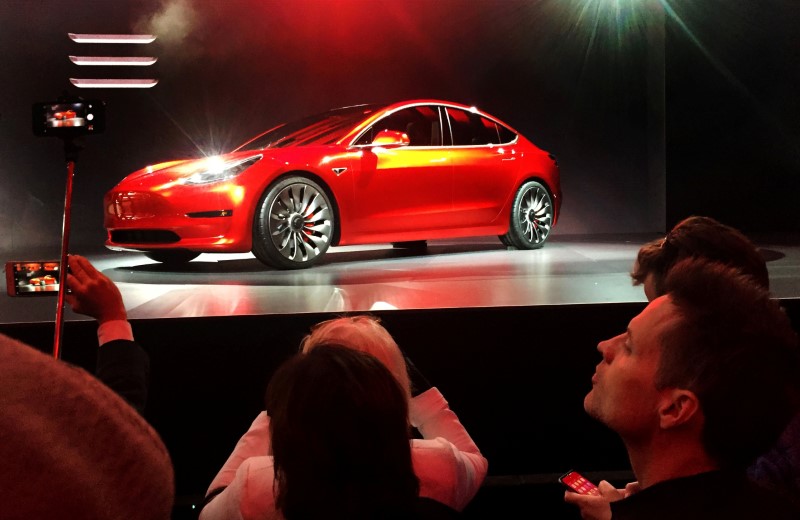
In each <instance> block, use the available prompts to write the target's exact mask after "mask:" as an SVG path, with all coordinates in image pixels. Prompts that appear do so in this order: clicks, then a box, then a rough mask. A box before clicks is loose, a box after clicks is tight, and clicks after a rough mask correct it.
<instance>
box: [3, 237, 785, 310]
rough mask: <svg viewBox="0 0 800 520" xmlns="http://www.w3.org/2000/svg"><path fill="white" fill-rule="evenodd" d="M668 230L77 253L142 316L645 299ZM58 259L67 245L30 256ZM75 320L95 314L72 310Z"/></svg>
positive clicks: (774, 243) (37, 303)
mask: <svg viewBox="0 0 800 520" xmlns="http://www.w3.org/2000/svg"><path fill="white" fill-rule="evenodd" d="M653 238H657V235H652V234H650V235H618V236H563V237H562V236H558V235H554V236H553V237H551V241H550V242H549V243H548V244H547V246H545V247H544V248H542V249H538V250H534V251H516V250H512V251H509V250H507V249H506V248H505V247H504V246H503V245H502V244H501V243H500V242H499V240H497V239H496V238H493V237H488V238H487V237H482V238H475V239H461V240H451V241H435V242H430V243H429V245H428V248H427V250H426V251H424V252H416V251H408V250H402V249H393V248H392V247H391V246H389V245H380V246H350V247H336V248H331V250H330V252H329V253H328V255H327V256H326V257H325V258H324V261H323V262H322V263H321V264H320V265H318V266H316V267H314V268H311V269H305V270H295V271H279V270H274V269H271V268H268V267H266V266H264V265H262V264H261V263H260V262H259V261H258V260H256V259H255V258H254V257H253V256H252V255H251V254H237V255H230V254H204V255H201V256H200V257H198V258H197V259H195V260H194V261H192V262H190V263H188V264H186V265H185V266H182V267H180V268H170V267H167V266H165V265H163V264H158V263H156V262H153V261H151V260H149V259H148V258H146V257H145V256H144V255H142V254H139V253H119V252H111V251H106V250H94V251H88V252H83V251H81V250H78V251H76V252H77V253H81V254H84V255H85V256H87V257H88V258H89V259H90V260H91V261H92V262H93V263H94V264H95V266H96V267H97V268H98V269H100V270H101V271H103V272H104V273H105V274H106V275H108V276H109V277H110V278H111V279H112V280H114V281H115V282H116V283H117V285H118V286H119V288H120V290H121V291H122V294H123V298H124V300H125V303H126V307H127V309H128V313H129V316H130V318H131V319H134V320H140V319H141V320H147V319H155V318H204V317H215V316H253V315H274V314H298V313H341V312H352V311H385V310H409V309H415V310H419V309H449V308H486V307H520V306H536V305H577V304H599V303H628V302H644V301H645V298H644V293H643V292H642V289H641V287H634V286H633V285H632V284H631V281H630V276H629V274H628V273H629V272H630V270H631V267H632V264H633V261H634V259H635V258H636V252H637V250H638V248H639V247H640V246H641V244H642V243H644V242H645V241H647V240H650V239H653ZM758 245H759V247H760V248H761V250H762V253H763V254H764V256H765V257H766V258H767V260H768V265H769V271H770V279H771V284H772V291H773V294H774V295H775V296H776V297H777V298H794V297H800V241H794V240H792V239H791V238H789V237H784V236H775V237H770V238H764V239H763V240H761V241H759V242H758ZM19 256H21V255H20V254H17V255H15V257H14V258H13V259H40V257H42V256H44V257H47V258H57V257H58V256H59V253H58V251H57V250H54V251H51V252H44V253H43V252H38V253H34V252H31V253H27V254H26V255H25V256H24V258H18V257H19ZM11 259H12V258H7V260H11ZM0 301H2V303H0V323H33V322H47V321H53V319H54V316H55V303H54V299H51V298H39V297H35V298H8V297H7V298H3V299H2V300H0ZM66 319H67V320H68V321H69V320H81V319H85V318H83V317H81V316H79V315H75V314H72V313H71V312H70V311H69V310H68V311H67V312H66Z"/></svg>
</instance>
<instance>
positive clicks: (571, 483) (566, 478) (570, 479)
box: [558, 470, 600, 495]
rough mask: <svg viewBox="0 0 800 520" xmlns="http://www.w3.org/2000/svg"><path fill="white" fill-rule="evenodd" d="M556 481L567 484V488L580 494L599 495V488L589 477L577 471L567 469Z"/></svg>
mask: <svg viewBox="0 0 800 520" xmlns="http://www.w3.org/2000/svg"><path fill="white" fill-rule="evenodd" d="M558 481H559V482H561V483H562V484H564V485H565V486H567V487H568V488H569V489H571V490H572V491H574V492H576V493H580V494H581V495H599V494H600V490H599V489H597V486H596V485H594V483H592V482H591V481H590V480H589V479H587V478H586V477H584V476H583V475H581V474H580V473H578V472H577V471H573V470H570V471H567V472H566V473H564V474H563V475H561V476H560V477H558Z"/></svg>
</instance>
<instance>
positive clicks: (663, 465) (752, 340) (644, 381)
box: [565, 258, 800, 520]
mask: <svg viewBox="0 0 800 520" xmlns="http://www.w3.org/2000/svg"><path fill="white" fill-rule="evenodd" d="M663 287H664V291H665V294H664V295H663V296H659V297H657V298H655V299H654V300H653V301H652V302H651V303H650V304H649V305H648V306H647V308H645V310H644V311H643V312H642V313H641V314H639V315H638V316H636V317H635V318H634V319H633V320H631V322H630V324H629V326H628V330H627V332H626V333H624V334H621V335H619V336H616V337H614V338H611V339H609V340H607V341H603V342H601V343H600V344H599V345H598V350H599V351H600V353H601V355H602V360H601V362H600V363H599V364H598V365H597V368H596V372H595V375H594V377H593V378H592V390H591V391H590V392H589V393H588V394H587V396H586V398H585V400H584V408H585V409H586V411H587V412H588V413H589V415H591V416H592V417H594V418H596V419H598V420H599V421H601V422H602V423H604V424H605V425H607V426H608V427H610V428H611V429H612V430H614V431H616V432H617V433H618V434H619V435H620V437H621V438H622V440H623V442H624V443H625V447H626V448H627V451H628V455H629V457H630V461H631V466H632V468H633V472H634V474H635V475H636V477H637V479H638V483H637V486H636V489H635V490H634V491H635V492H632V493H625V492H621V491H619V490H616V489H614V488H613V486H611V485H610V484H608V483H606V482H603V483H601V485H600V486H599V488H600V492H601V495H600V496H589V495H578V494H577V493H572V492H567V493H566V495H565V500H566V501H567V502H570V503H574V504H576V505H578V506H579V507H580V508H581V513H582V515H583V517H584V518H614V519H640V518H641V519H645V518H646V519H648V520H658V519H662V518H663V519H667V518H669V519H675V518H680V519H682V520H692V519H708V518H726V519H731V518H733V519H750V518H752V519H761V518H770V519H789V518H793V519H797V518H800V511H798V510H797V509H796V508H795V507H793V506H792V504H791V503H790V502H788V501H787V500H784V499H782V497H780V496H779V495H777V494H774V493H772V492H770V491H768V490H766V489H765V488H762V487H760V486H758V485H756V484H755V483H753V482H752V481H750V480H749V479H748V478H747V476H746V468H747V466H748V464H750V463H752V461H753V460H754V459H755V458H756V457H757V456H758V454H759V453H763V452H764V451H765V450H766V449H767V448H769V447H770V445H772V444H773V443H774V442H775V440H776V439H777V438H778V436H779V434H780V433H781V431H782V430H783V428H784V427H785V426H786V424H787V423H788V422H789V420H790V419H791V417H792V416H793V415H794V414H795V413H797V411H798V402H797V401H796V399H795V397H796V394H793V390H794V389H796V385H797V382H798V378H800V354H799V353H798V344H797V336H796V334H795V333H794V331H793V330H792V328H791V325H790V323H789V320H788V318H787V316H786V315H785V314H784V312H783V311H782V309H781V308H780V306H779V305H778V303H777V302H775V301H774V300H771V299H770V296H769V292H768V291H766V290H765V289H764V288H763V287H761V286H760V285H759V284H758V283H756V282H755V281H754V280H753V277H751V276H747V275H743V274H741V273H740V272H739V271H737V270H736V269H733V268H731V267H728V266H725V265H722V264H719V263H715V262H709V261H706V260H701V259H691V258H690V259H686V260H683V261H681V262H679V263H678V264H676V265H675V266H673V267H672V268H671V269H670V271H669V273H668V274H667V277H666V279H665V281H664V286H663ZM609 502H610V510H609V508H608V503H609Z"/></svg>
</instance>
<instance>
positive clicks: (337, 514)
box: [266, 343, 418, 520]
mask: <svg viewBox="0 0 800 520" xmlns="http://www.w3.org/2000/svg"><path fill="white" fill-rule="evenodd" d="M266 405H267V409H268V410H270V416H271V422H270V433H271V436H272V454H273V457H274V464H275V466H274V468H275V478H276V480H275V486H276V490H275V492H276V505H277V507H278V508H279V509H280V510H281V511H282V513H283V515H284V516H285V518H287V520H294V519H298V518H303V519H315V518H319V519H322V518H326V519H329V518H342V519H344V518H347V519H375V520H378V519H395V518H397V519H400V518H407V517H408V516H409V515H410V514H411V512H412V511H413V509H414V505H415V501H416V499H417V492H418V481H417V477H416V476H415V474H414V470H413V467H412V464H411V448H410V444H409V437H408V433H409V426H408V420H407V416H408V404H407V395H406V392H405V391H404V389H402V388H401V387H400V385H399V384H398V382H397V380H396V378H395V377H394V376H393V375H392V373H391V372H389V370H388V369H387V368H386V367H385V366H384V365H383V364H382V363H381V362H380V361H379V360H377V359H376V358H375V357H373V356H371V355H369V354H366V353H363V352H359V351H356V350H353V349H351V348H345V347H342V346H340V345H336V344H329V343H323V344H316V345H315V346H314V348H311V349H309V350H308V351H307V352H305V353H301V354H299V355H297V356H296V357H294V358H292V359H290V360H289V361H288V362H287V363H285V364H284V365H282V366H281V368H279V369H278V371H277V372H276V373H275V375H274V376H273V377H272V379H271V380H270V383H269V386H268V388H267V394H266Z"/></svg>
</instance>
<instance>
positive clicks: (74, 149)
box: [53, 139, 80, 359]
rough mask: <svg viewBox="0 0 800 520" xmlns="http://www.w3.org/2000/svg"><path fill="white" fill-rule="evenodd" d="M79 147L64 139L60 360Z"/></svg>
mask: <svg viewBox="0 0 800 520" xmlns="http://www.w3.org/2000/svg"><path fill="white" fill-rule="evenodd" d="M79 150H80V147H79V146H77V145H76V144H75V143H73V142H72V139H64V154H65V155H66V158H67V189H66V194H65V195H64V220H63V222H62V224H61V264H60V265H61V267H60V268H59V269H60V272H59V282H58V304H57V305H58V306H57V307H56V332H55V337H54V339H53V357H54V358H56V359H61V336H62V334H63V332H64V295H65V294H66V293H67V273H69V263H68V262H69V260H68V253H69V231H70V225H71V221H70V217H71V212H72V179H73V177H74V176H75V161H76V160H77V157H78V151H79Z"/></svg>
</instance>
